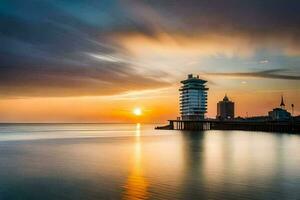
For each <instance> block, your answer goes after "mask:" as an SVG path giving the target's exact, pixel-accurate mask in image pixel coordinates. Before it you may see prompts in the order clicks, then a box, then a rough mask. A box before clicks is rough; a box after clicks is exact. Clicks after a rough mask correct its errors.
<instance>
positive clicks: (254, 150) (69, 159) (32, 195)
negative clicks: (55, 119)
mask: <svg viewBox="0 0 300 200" xmlns="http://www.w3.org/2000/svg"><path fill="white" fill-rule="evenodd" d="M155 126H157V124H140V123H137V124H1V125H0V200H6V199H9V200H10V199H13V200H14V199H20V200H24V199H25V200H27V199H29V200H31V199H33V200H35V199H37V200H40V199H43V200H47V199H51V200H52V199H55V200H56V199H67V200H68V199H72V200H74V199H75V200H77V199H78V200H79V199H80V200H86V199H87V200H88V199H91V200H94V199H104V200H106V199H128V200H134V199H163V200H176V199H183V200H193V199H216V200H219V199H220V200H223V199H248V200H268V199H270V200H277V199H278V200H283V199H288V200H291V199H292V200H293V199H300V135H297V134H282V133H266V132H248V131H216V130H211V131H202V132H201V131H197V132H191V131H179V130H155V129H154V127H155Z"/></svg>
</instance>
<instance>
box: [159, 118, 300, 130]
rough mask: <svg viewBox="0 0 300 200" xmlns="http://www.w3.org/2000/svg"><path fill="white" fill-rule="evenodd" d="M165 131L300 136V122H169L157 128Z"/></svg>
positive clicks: (205, 120)
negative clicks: (270, 133) (287, 134)
mask: <svg viewBox="0 0 300 200" xmlns="http://www.w3.org/2000/svg"><path fill="white" fill-rule="evenodd" d="M156 129H165V130H192V131H203V130H245V131H265V132H286V133H299V134H300V121H294V120H289V121H250V120H228V121H221V120H209V119H204V120H169V124H168V125H166V126H161V127H156Z"/></svg>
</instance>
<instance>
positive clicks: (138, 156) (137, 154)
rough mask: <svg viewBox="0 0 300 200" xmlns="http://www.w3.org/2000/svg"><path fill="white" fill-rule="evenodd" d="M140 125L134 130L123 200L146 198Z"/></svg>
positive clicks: (146, 183)
mask: <svg viewBox="0 0 300 200" xmlns="http://www.w3.org/2000/svg"><path fill="white" fill-rule="evenodd" d="M140 135H141V124H140V123H137V124H136V130H135V144H134V158H133V163H132V169H131V172H130V174H129V176H128V178H127V182H126V184H125V186H124V188H125V192H124V195H123V199H124V200H136V199H147V198H148V191H147V189H148V186H149V183H148V181H147V179H146V178H145V177H144V172H143V163H142V149H141V148H142V146H141V141H140Z"/></svg>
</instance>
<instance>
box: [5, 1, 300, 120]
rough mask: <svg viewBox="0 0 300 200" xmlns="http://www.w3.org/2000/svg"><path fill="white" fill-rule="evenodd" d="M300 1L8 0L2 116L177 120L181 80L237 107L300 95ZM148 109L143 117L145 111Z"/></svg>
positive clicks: (255, 108) (252, 108)
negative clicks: (201, 84) (203, 84)
mask: <svg viewBox="0 0 300 200" xmlns="http://www.w3.org/2000/svg"><path fill="white" fill-rule="evenodd" d="M299 13H300V1H297V0H287V1H283V0H280V1H279V0H278V1H276V0H264V1H261V0H252V1H246V0H227V1H219V0H189V1H187V0H177V1H175V0H90V1H82V0H81V1H79V0H26V1H20V0H1V1H0V122H165V121H166V120H167V119H172V118H176V117H177V116H179V108H178V103H179V91H178V88H179V86H180V80H183V79H185V78H186V76H187V74H190V73H193V74H199V75H200V77H201V78H202V79H205V80H207V81H208V84H207V85H208V87H209V93H208V113H207V116H208V117H215V116H216V104H217V102H218V101H219V100H221V99H222V98H223V97H224V95H225V93H227V95H228V96H229V98H230V99H231V100H233V101H234V102H235V104H236V115H237V116H246V114H247V113H248V116H254V115H266V114H267V112H268V111H269V110H271V109H272V108H274V107H277V106H279V103H280V98H281V95H284V98H285V103H286V105H287V106H286V108H287V109H288V110H289V111H290V109H291V106H290V105H291V104H292V103H293V104H295V113H294V114H297V115H299V114H300V14H299ZM135 108H140V109H141V111H142V114H141V115H135V114H134V113H133V110H134V109H135Z"/></svg>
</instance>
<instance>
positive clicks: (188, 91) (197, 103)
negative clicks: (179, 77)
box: [179, 74, 208, 120]
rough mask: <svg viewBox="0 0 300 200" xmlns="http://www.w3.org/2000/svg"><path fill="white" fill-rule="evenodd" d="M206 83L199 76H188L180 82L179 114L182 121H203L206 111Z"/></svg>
mask: <svg viewBox="0 0 300 200" xmlns="http://www.w3.org/2000/svg"><path fill="white" fill-rule="evenodd" d="M206 82H207V81H205V80H202V79H200V78H199V76H196V77H194V76H193V74H189V75H188V79H186V80H183V81H181V83H182V84H183V85H182V86H181V88H180V89H179V91H180V114H181V118H182V119H183V120H200V119H204V117H205V113H206V110H207V90H208V88H207V87H206V86H205V83H206Z"/></svg>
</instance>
